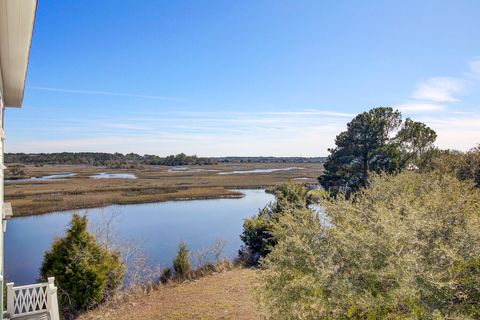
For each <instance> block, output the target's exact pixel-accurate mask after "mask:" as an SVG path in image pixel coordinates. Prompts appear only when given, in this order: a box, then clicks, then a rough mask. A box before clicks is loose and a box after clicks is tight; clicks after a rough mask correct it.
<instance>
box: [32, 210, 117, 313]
mask: <svg viewBox="0 0 480 320" xmlns="http://www.w3.org/2000/svg"><path fill="white" fill-rule="evenodd" d="M40 273H41V277H42V278H43V279H45V278H47V277H51V276H54V277H55V280H56V282H57V284H58V288H59V302H60V305H61V308H62V311H63V313H64V314H70V315H72V314H76V313H78V312H79V311H84V310H87V309H90V308H92V307H94V306H96V305H98V304H99V303H101V302H103V301H105V299H106V298H107V297H108V296H109V295H110V294H111V293H113V292H114V291H115V290H116V289H117V288H118V287H119V286H120V285H121V284H122V281H123V277H124V274H125V267H124V265H123V263H122V261H121V259H120V256H119V255H118V254H117V253H116V252H111V251H108V250H106V249H104V248H103V247H102V246H100V245H99V244H98V243H97V242H96V240H95V238H94V237H93V236H92V235H91V234H90V233H88V231H87V217H85V216H83V217H82V216H79V215H77V214H74V215H73V216H72V221H71V224H70V228H69V229H67V232H66V235H65V237H63V238H59V239H56V240H55V241H54V242H53V244H52V248H51V249H50V250H49V251H47V252H46V253H45V256H44V260H43V263H42V266H41V270H40Z"/></svg>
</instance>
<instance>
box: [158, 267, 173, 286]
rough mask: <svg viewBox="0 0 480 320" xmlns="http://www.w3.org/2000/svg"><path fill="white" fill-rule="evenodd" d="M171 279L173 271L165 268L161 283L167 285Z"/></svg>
mask: <svg viewBox="0 0 480 320" xmlns="http://www.w3.org/2000/svg"><path fill="white" fill-rule="evenodd" d="M171 278H172V269H171V268H168V267H165V268H163V270H162V274H161V275H160V282H161V283H162V284H167V283H168V281H169V280H170V279H171Z"/></svg>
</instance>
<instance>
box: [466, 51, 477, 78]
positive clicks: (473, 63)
mask: <svg viewBox="0 0 480 320" xmlns="http://www.w3.org/2000/svg"><path fill="white" fill-rule="evenodd" d="M468 64H469V67H470V70H469V71H468V73H467V76H468V77H471V78H474V79H476V80H479V79H480V57H475V58H473V59H472V60H471V61H470V62H469V63H468Z"/></svg>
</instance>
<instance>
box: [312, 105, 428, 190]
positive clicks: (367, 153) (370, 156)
mask: <svg viewBox="0 0 480 320" xmlns="http://www.w3.org/2000/svg"><path fill="white" fill-rule="evenodd" d="M396 131H398V132H397V134H396V135H395V136H393V134H394V133H395V132H396ZM392 136H393V137H392ZM435 139H436V133H435V131H433V130H432V129H430V128H429V127H427V126H426V125H425V124H423V123H421V122H415V121H412V120H410V119H407V120H406V121H405V123H404V124H403V126H402V115H401V113H400V112H399V111H396V110H393V109H392V108H388V107H380V108H374V109H371V110H370V111H368V112H363V113H361V114H359V115H357V116H356V117H355V118H353V120H352V121H350V122H349V123H348V124H347V130H346V131H344V132H342V133H340V134H339V135H338V136H337V137H336V139H335V145H336V147H335V148H333V149H329V151H330V156H329V157H328V158H327V161H326V162H325V165H324V167H325V171H324V173H323V175H322V176H320V177H319V182H320V184H321V185H322V186H323V187H324V188H325V189H327V190H329V191H330V192H332V194H337V193H338V192H344V193H345V194H347V195H349V194H350V193H352V192H355V191H358V190H359V189H360V188H362V187H366V186H367V185H368V183H369V176H370V173H371V172H377V173H380V172H388V173H394V172H398V171H400V170H401V169H402V168H404V167H405V165H406V164H407V163H408V162H409V161H412V160H413V159H415V158H416V157H418V156H420V155H421V154H423V153H425V152H426V151H427V150H428V149H429V148H431V146H432V145H433V142H434V141H435Z"/></svg>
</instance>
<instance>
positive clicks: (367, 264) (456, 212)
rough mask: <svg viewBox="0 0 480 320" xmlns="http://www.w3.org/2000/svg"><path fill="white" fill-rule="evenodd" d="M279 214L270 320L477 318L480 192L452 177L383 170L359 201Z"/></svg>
mask: <svg viewBox="0 0 480 320" xmlns="http://www.w3.org/2000/svg"><path fill="white" fill-rule="evenodd" d="M322 204H323V206H324V209H325V210H326V213H327V215H328V224H322V223H321V222H320V221H321V220H320V219H319V217H318V216H317V215H316V214H315V213H313V212H312V211H310V210H307V209H297V210H296V211H295V212H294V213H293V214H292V213H287V214H285V215H282V216H281V218H280V219H279V221H278V223H277V224H276V225H275V227H274V229H273V231H272V233H273V236H274V237H275V238H276V239H277V244H276V246H275V247H274V248H273V250H272V251H271V252H270V253H269V255H268V256H267V257H266V259H264V260H263V264H264V266H265V267H266V271H265V272H264V273H262V284H261V286H260V288H259V289H258V293H259V298H260V302H261V303H262V305H263V306H264V308H265V309H266V311H267V314H268V315H269V317H270V318H271V319H278V320H281V319H289V320H290V319H372V320H374V319H478V318H480V299H479V297H480V263H479V262H480V232H479V230H480V191H479V190H478V189H477V188H474V187H473V182H471V181H460V180H458V179H457V178H456V177H453V176H451V175H440V174H436V173H426V174H418V173H414V172H404V173H401V174H399V175H397V176H380V177H375V178H374V179H373V183H372V186H371V187H370V188H368V189H365V190H362V191H360V193H359V194H358V195H357V196H356V197H355V199H354V200H345V198H342V197H338V198H337V199H334V200H332V199H330V200H327V199H324V200H323V203H322Z"/></svg>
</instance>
